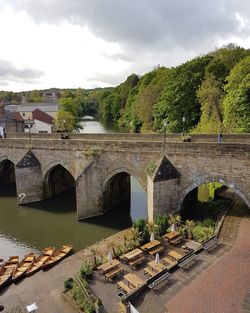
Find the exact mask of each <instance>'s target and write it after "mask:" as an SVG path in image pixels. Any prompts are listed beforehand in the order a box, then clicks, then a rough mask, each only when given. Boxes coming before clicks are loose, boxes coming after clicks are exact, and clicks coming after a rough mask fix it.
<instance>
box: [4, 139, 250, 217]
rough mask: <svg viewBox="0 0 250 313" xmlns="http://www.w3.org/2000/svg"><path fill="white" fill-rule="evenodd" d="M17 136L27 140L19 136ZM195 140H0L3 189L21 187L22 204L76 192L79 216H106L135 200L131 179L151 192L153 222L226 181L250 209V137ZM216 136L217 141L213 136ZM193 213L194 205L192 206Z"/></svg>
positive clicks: (148, 193) (149, 199) (18, 199)
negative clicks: (198, 190) (203, 187)
mask: <svg viewBox="0 0 250 313" xmlns="http://www.w3.org/2000/svg"><path fill="white" fill-rule="evenodd" d="M16 136H19V137H18V138H16ZM211 138H212V137H209V136H205V135H204V136H192V141H191V142H182V141H181V139H180V138H179V137H178V136H176V137H173V136H172V137H171V136H170V138H167V142H166V147H165V148H166V149H165V151H163V144H162V136H160V135H153V136H152V135H134V134H132V135H130V134H116V135H114V134H113V135H110V134H107V135H79V136H78V135H76V134H74V135H73V134H72V135H70V139H67V140H62V139H60V138H59V137H57V135H56V134H51V135H48V136H45V137H44V135H38V134H37V135H36V136H35V135H34V138H32V140H31V142H30V141H29V139H28V137H25V135H17V134H15V135H13V137H11V136H9V138H8V139H2V140H0V186H1V185H7V184H10V183H13V182H16V187H17V203H18V204H25V203H31V202H35V201H41V200H44V199H47V198H49V197H51V196H53V195H56V194H58V193H60V192H61V191H63V190H65V189H67V188H71V187H75V188H76V203H77V218H78V219H84V218H88V217H93V216H97V215H101V214H104V213H105V212H106V211H107V210H109V209H111V208H113V207H116V206H117V205H118V204H120V203H122V202H124V201H129V200H130V189H131V187H130V176H133V177H134V178H135V179H136V180H137V181H138V182H139V183H140V184H141V186H142V187H143V188H144V190H145V192H146V194H147V204H148V205H147V210H148V219H149V221H153V218H154V216H155V215H156V214H159V213H160V214H167V213H170V212H177V211H178V210H180V209H181V206H182V203H183V201H184V199H185V198H186V197H187V196H188V194H189V193H190V192H191V191H192V190H194V189H195V188H197V187H198V186H200V185H201V184H204V183H209V182H220V183H222V184H223V185H225V186H227V187H229V188H230V189H232V190H233V191H234V192H235V193H236V194H238V195H239V196H240V197H241V198H242V199H243V200H244V201H245V203H246V204H247V205H248V207H250V136H249V135H245V136H243V137H242V136H228V137H227V136H226V135H225V136H223V140H224V141H225V142H223V144H217V143H215V142H214V141H212V140H211ZM212 139H215V141H216V138H212ZM190 209H191V208H190Z"/></svg>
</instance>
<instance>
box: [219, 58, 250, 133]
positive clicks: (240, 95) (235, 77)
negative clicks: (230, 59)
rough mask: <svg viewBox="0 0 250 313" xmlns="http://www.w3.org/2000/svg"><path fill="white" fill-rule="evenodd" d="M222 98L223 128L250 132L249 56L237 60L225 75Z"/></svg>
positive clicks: (231, 130) (236, 131)
mask: <svg viewBox="0 0 250 313" xmlns="http://www.w3.org/2000/svg"><path fill="white" fill-rule="evenodd" d="M227 81H228V84H227V85H226V86H225V91H226V92H227V95H226V96H225V98H224V101H223V104H224V115H225V121H224V124H225V129H226V131H227V132H233V133H249V132H250V56H249V57H246V58H245V59H243V60H242V61H241V62H239V63H238V64H237V65H236V66H235V67H234V68H233V69H232V71H231V72H230V74H229V76H228V77H227Z"/></svg>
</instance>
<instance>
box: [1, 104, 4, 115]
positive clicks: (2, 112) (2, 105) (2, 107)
mask: <svg viewBox="0 0 250 313" xmlns="http://www.w3.org/2000/svg"><path fill="white" fill-rule="evenodd" d="M4 115H5V105H4V104H0V117H3V116H4Z"/></svg>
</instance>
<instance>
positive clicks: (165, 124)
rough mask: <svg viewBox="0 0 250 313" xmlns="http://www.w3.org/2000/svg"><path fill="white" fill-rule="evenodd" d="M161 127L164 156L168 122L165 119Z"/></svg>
mask: <svg viewBox="0 0 250 313" xmlns="http://www.w3.org/2000/svg"><path fill="white" fill-rule="evenodd" d="M163 126H164V137H163V154H164V153H165V149H166V131H167V126H168V120H167V119H166V118H165V119H164V120H163Z"/></svg>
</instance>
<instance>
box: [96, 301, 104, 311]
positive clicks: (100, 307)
mask: <svg viewBox="0 0 250 313" xmlns="http://www.w3.org/2000/svg"><path fill="white" fill-rule="evenodd" d="M95 311H96V313H103V312H104V305H103V303H102V300H101V299H100V298H96V301H95Z"/></svg>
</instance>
